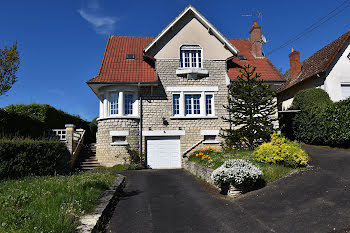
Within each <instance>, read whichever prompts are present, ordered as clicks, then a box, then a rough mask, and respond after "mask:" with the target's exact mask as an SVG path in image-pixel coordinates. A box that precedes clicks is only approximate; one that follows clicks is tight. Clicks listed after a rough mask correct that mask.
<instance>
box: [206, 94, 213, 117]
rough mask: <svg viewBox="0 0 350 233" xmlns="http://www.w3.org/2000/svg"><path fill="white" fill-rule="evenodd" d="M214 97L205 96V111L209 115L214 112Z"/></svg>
mask: <svg viewBox="0 0 350 233" xmlns="http://www.w3.org/2000/svg"><path fill="white" fill-rule="evenodd" d="M212 98H213V95H206V96H205V111H206V113H207V115H211V114H213V111H212V109H213V107H212Z"/></svg>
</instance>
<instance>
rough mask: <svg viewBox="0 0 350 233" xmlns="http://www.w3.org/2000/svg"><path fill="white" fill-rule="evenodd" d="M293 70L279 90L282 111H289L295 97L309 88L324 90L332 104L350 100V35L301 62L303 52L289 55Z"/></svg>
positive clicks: (291, 69) (342, 36)
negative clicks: (349, 98)
mask: <svg viewBox="0 0 350 233" xmlns="http://www.w3.org/2000/svg"><path fill="white" fill-rule="evenodd" d="M289 60H290V70H288V71H287V72H286V73H285V74H284V78H285V80H286V83H285V84H284V85H282V86H281V87H280V89H279V90H278V102H279V105H280V108H281V110H286V109H288V108H289V107H290V106H291V104H292V102H293V98H294V96H295V94H296V93H297V92H298V91H300V90H303V89H307V88H313V87H316V88H322V89H323V90H325V91H326V92H327V93H328V95H329V97H330V98H331V100H332V101H339V100H343V99H346V98H348V97H350V31H348V32H346V33H344V34H343V35H341V36H340V37H338V38H337V39H336V40H334V41H332V42H331V43H329V44H328V45H326V46H325V47H323V48H322V49H320V50H319V51H317V52H316V53H314V54H312V55H311V56H310V57H308V58H306V59H305V60H304V61H303V62H300V52H299V51H295V50H294V49H292V51H291V53H290V54H289Z"/></svg>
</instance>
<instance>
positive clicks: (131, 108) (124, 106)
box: [100, 90, 138, 117]
mask: <svg viewBox="0 0 350 233" xmlns="http://www.w3.org/2000/svg"><path fill="white" fill-rule="evenodd" d="M105 98H106V100H107V101H106V102H104V101H101V105H100V113H101V114H100V117H134V116H135V117H136V116H137V114H138V109H137V105H138V100H137V91H131V90H128V91H127V92H124V91H122V90H120V91H114V90H113V91H106V93H105Z"/></svg>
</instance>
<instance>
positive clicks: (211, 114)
mask: <svg viewBox="0 0 350 233" xmlns="http://www.w3.org/2000/svg"><path fill="white" fill-rule="evenodd" d="M248 30H249V29H247V32H248ZM249 32H250V37H249V38H248V39H227V38H226V37H224V35H222V34H221V33H220V32H219V31H218V30H217V29H216V28H215V27H214V26H213V25H212V24H211V23H210V22H209V21H208V20H207V19H206V18H205V17H204V16H203V15H201V14H200V13H199V12H198V11H197V10H196V9H195V8H194V7H193V6H191V5H189V6H188V7H186V8H185V9H184V10H183V11H182V12H181V13H180V14H179V15H178V16H177V17H176V18H175V19H174V20H173V21H172V22H171V23H170V24H169V25H168V26H166V27H165V28H164V29H163V30H162V31H161V32H160V33H159V34H158V35H157V36H156V37H133V36H110V37H109V38H108V41H107V45H106V49H105V52H104V56H103V59H102V63H101V66H100V69H99V71H98V75H97V76H96V77H94V78H92V79H90V80H89V81H87V84H88V85H89V86H90V88H91V89H92V90H93V91H94V93H95V94H96V96H97V97H98V98H99V100H100V116H99V118H98V131H97V145H96V146H97V148H96V155H97V159H98V160H99V162H100V163H101V164H102V165H104V166H111V165H114V164H116V163H124V162H126V161H127V160H128V158H129V155H128V153H127V151H126V146H127V145H129V146H130V147H131V148H133V149H135V150H139V149H140V148H141V149H142V150H141V151H142V152H143V153H145V155H146V162H147V165H148V166H150V167H151V168H180V167H182V158H183V156H184V155H185V154H187V153H189V152H190V151H191V150H193V149H195V148H196V149H198V148H200V147H206V146H214V147H215V146H219V143H220V142H221V138H220V137H219V136H218V135H219V132H220V129H221V128H228V127H229V125H228V123H227V122H225V121H224V120H223V119H222V117H224V116H225V117H227V116H228V114H227V112H226V110H225V109H224V108H223V105H225V104H226V103H227V93H228V86H229V85H230V83H231V82H232V81H234V80H235V77H237V75H239V70H240V68H241V67H242V66H243V65H246V64H251V65H253V66H256V67H257V72H261V73H262V78H264V79H265V80H266V82H267V83H269V84H271V86H272V88H276V87H277V86H278V85H280V84H281V83H282V82H283V77H282V75H281V74H280V72H279V71H278V70H277V69H276V68H275V67H274V66H273V65H272V64H271V62H270V61H269V60H268V59H267V58H266V57H265V56H264V54H263V52H262V41H261V26H259V25H258V24H257V22H254V24H253V25H252V27H251V29H250V31H249Z"/></svg>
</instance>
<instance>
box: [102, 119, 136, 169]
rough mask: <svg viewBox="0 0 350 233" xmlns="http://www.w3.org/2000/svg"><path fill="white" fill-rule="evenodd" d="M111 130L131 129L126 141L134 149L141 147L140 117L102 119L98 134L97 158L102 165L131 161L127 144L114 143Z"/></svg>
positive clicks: (108, 165)
mask: <svg viewBox="0 0 350 233" xmlns="http://www.w3.org/2000/svg"><path fill="white" fill-rule="evenodd" d="M111 131H129V135H128V136H126V141H127V143H128V144H129V145H130V147H131V148H132V149H135V150H138V149H139V141H140V140H139V135H140V134H139V132H140V130H139V119H101V120H99V121H98V130H97V135H96V140H97V142H96V158H97V159H98V161H99V163H100V164H101V165H102V166H107V167H110V166H113V165H115V164H125V163H129V154H128V153H127V151H126V149H125V148H126V146H125V145H113V143H112V136H111V135H110V132H111Z"/></svg>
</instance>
